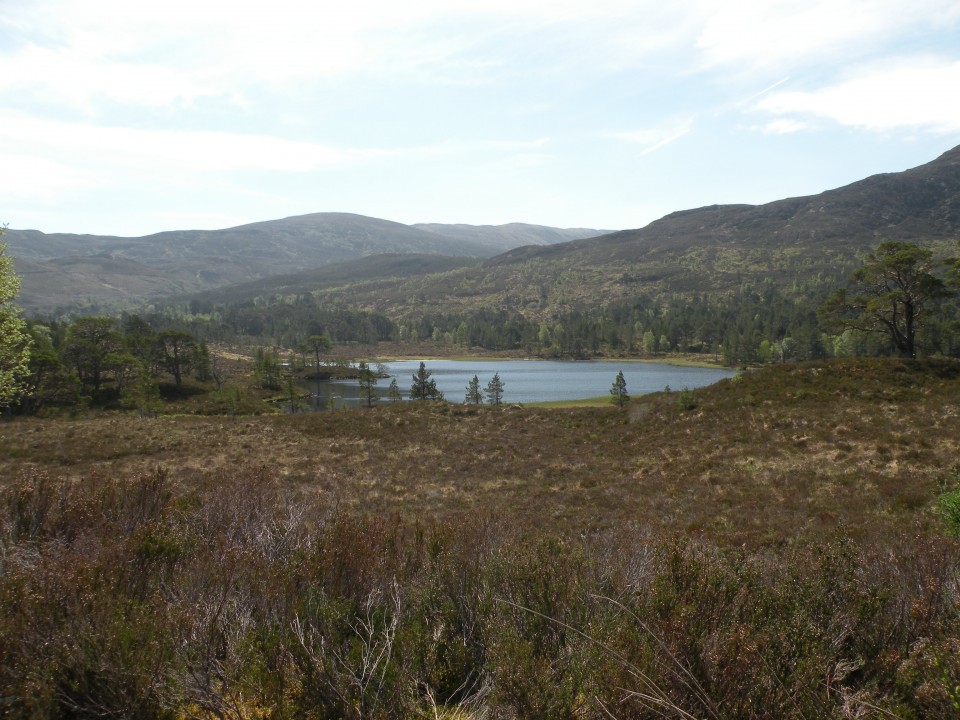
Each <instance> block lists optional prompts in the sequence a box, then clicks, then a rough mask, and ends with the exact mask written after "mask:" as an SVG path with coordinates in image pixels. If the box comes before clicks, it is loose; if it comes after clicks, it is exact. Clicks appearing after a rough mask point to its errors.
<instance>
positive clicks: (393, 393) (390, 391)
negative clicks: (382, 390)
mask: <svg viewBox="0 0 960 720" xmlns="http://www.w3.org/2000/svg"><path fill="white" fill-rule="evenodd" d="M387 397H388V398H390V402H397V401H399V400H403V395H401V394H400V385H398V384H397V379H396V378H393V380H391V381H390V387H389V388H387Z"/></svg>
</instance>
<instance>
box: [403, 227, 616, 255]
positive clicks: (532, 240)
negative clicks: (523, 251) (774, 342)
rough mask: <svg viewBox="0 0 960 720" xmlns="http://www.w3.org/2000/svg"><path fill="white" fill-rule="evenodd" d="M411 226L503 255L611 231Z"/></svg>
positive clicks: (605, 233)
mask: <svg viewBox="0 0 960 720" xmlns="http://www.w3.org/2000/svg"><path fill="white" fill-rule="evenodd" d="M413 227H415V228H418V229H420V230H426V231H427V232H433V233H437V234H439V235H443V236H445V237H451V238H458V239H460V240H465V241H468V242H476V243H481V244H483V245H485V246H487V247H499V248H500V252H506V251H507V250H510V249H512V248H515V247H521V246H523V245H556V244H558V243H565V242H570V241H571V240H581V239H583V238H591V237H597V236H598V235H607V234H608V233H610V232H612V231H611V230H591V229H588V228H566V229H562V228H553V227H544V226H543V225H528V224H527V223H508V224H506V225H444V224H440V223H416V224H415V225H413Z"/></svg>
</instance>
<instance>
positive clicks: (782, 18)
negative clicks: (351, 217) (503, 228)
mask: <svg viewBox="0 0 960 720" xmlns="http://www.w3.org/2000/svg"><path fill="white" fill-rule="evenodd" d="M0 96H2V98H3V101H2V102H0V222H2V223H6V224H8V225H9V226H10V227H13V228H36V229H39V230H43V231H45V232H80V233H96V234H116V235H142V234H147V233H151V232H157V231H161V230H171V229H187V228H219V227H229V226H233V225H239V224H242V223H246V222H253V221H257V220H268V219H274V218H280V217H286V216H290V215H299V214H303V213H309V212H321V211H335V212H355V213H360V214H364V215H371V216H374V217H381V218H386V219H390V220H396V221H399V222H405V223H414V222H463V223H470V224H500V223H506V222H513V221H518V222H531V223H538V224H544V225H553V226H560V227H596V228H609V229H622V228H636V227H642V226H643V225H646V224H647V223H649V222H651V221H652V220H655V219H657V218H658V217H661V216H663V215H665V214H667V213H669V212H672V211H674V210H682V209H688V208H692V207H699V206H702V205H709V204H713V203H734V202H736V203H763V202H767V201H771V200H776V199H779V198H783V197H789V196H796V195H808V194H813V193H817V192H820V191H823V190H826V189H829V188H832V187H838V186H840V185H843V184H846V183H849V182H852V181H854V180H858V179H860V178H863V177H866V176H868V175H871V174H874V173H879V172H895V171H899V170H904V169H906V168H909V167H914V166H916V165H919V164H922V163H924V162H927V161H929V160H932V159H934V158H935V157H937V156H938V155H940V154H941V153H943V152H945V151H946V150H948V149H950V148H952V147H954V146H956V145H958V144H960V3H958V2H957V1H956V0H911V1H910V2H907V1H906V0H857V1H854V0H799V1H794V0H737V1H736V2H724V1H722V0H712V1H708V0H677V1H675V2H673V3H664V2H663V1H662V0H656V1H650V2H647V1H646V0H633V1H631V2H622V1H620V0H591V1H590V2H581V1H574V0H552V1H550V2H546V1H543V0H522V1H521V0H484V1H483V2H472V1H471V2H457V1H456V0H442V1H441V0H424V1H422V2H421V1H418V0H408V1H407V2H397V1H396V0H387V1H381V0H375V1H370V2H366V1H364V0H351V1H350V2H337V3H333V2H327V1H326V0H309V1H308V0H272V2H270V3H265V2H262V0H259V1H258V2H255V3H254V2H246V1H245V0H234V1H232V2H229V3H228V2H214V1H208V0H191V1H189V2H187V1H185V0H165V1H164V2H162V3H150V4H143V5H141V4H139V3H131V2H129V0H84V1H83V2H81V1H80V0H73V1H71V0H0Z"/></svg>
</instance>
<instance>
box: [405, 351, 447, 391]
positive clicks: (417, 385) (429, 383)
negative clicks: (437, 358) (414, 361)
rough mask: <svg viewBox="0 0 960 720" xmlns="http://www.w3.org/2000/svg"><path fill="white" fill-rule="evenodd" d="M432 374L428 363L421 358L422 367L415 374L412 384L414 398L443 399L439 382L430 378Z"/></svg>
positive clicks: (411, 389)
mask: <svg viewBox="0 0 960 720" xmlns="http://www.w3.org/2000/svg"><path fill="white" fill-rule="evenodd" d="M431 374H432V373H431V372H430V371H429V370H427V364H426V363H425V362H423V361H422V360H421V361H420V369H419V370H417V372H416V373H415V374H414V376H413V384H412V385H411V386H410V398H411V399H412V400H443V393H442V392H440V391H439V390H437V382H436V381H435V380H433V379H431V378H430V375H431Z"/></svg>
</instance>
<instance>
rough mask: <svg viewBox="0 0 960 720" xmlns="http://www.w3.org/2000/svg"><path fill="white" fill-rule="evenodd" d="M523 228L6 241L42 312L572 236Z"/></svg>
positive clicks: (369, 228) (324, 228) (339, 224)
mask: <svg viewBox="0 0 960 720" xmlns="http://www.w3.org/2000/svg"><path fill="white" fill-rule="evenodd" d="M467 227H469V226H467ZM524 227H526V228H528V229H527V230H526V232H525V233H518V232H517V231H516V230H515V229H509V228H508V229H505V230H503V231H498V230H496V229H495V228H491V229H487V230H485V231H482V232H479V233H476V234H475V237H469V235H470V233H469V232H467V231H465V230H462V229H461V231H459V232H458V234H456V235H454V236H446V235H443V234H441V233H440V232H439V231H438V228H434V229H433V230H431V231H427V230H424V229H419V228H416V227H411V226H409V225H403V224H401V223H396V222H391V221H388V220H380V219H377V218H370V217H364V216H362V215H353V214H349V213H314V214H310V215H301V216H296V217H290V218H285V219H282V220H270V221H266V222H259V223H252V224H249V225H241V226H239V227H234V228H228V229H224V230H184V231H174V232H162V233H157V234H154V235H148V236H145V237H134V238H123V237H113V236H97V235H70V234H50V235H47V234H45V233H42V232H38V231H36V230H8V231H7V233H6V235H5V236H4V239H5V240H6V241H7V243H8V246H9V251H10V253H11V255H13V256H14V257H15V258H16V259H17V260H18V266H17V270H18V272H19V273H21V274H22V275H23V293H22V297H21V300H22V304H23V305H24V307H26V308H28V309H44V308H51V307H55V306H58V305H69V304H78V303H82V302H100V303H103V302H105V303H111V302H112V303H118V302H136V301H138V300H144V299H147V298H151V297H156V296H158V295H170V294H182V293H189V292H197V291H201V290H204V289H209V288H214V287H222V286H225V285H231V284H236V283H243V282H248V281H251V280H256V279H259V278H264V277H268V276H272V275H278V274H289V273H294V272H298V271H303V270H308V269H312V268H317V267H321V266H325V265H330V264H334V263H340V262H345V261H348V260H354V259H357V258H362V257H367V256H370V255H377V254H385V253H392V254H398V253H416V254H421V255H423V254H430V255H445V256H451V255H452V256H462V257H490V256H492V255H495V254H497V253H499V252H502V251H503V250H504V249H505V248H512V247H516V246H517V245H518V244H521V243H522V242H527V241H528V240H529V239H530V237H531V236H543V237H552V235H551V233H554V234H556V233H559V234H560V235H557V237H560V236H563V233H567V232H568V231H562V230H554V229H553V228H541V229H536V226H524ZM599 232H600V231H583V232H582V233H579V232H576V231H572V235H573V236H577V237H584V236H585V235H587V234H591V233H592V234H594V235H596V234H597V233H599ZM538 233H539V235H538ZM563 237H566V236H563Z"/></svg>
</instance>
